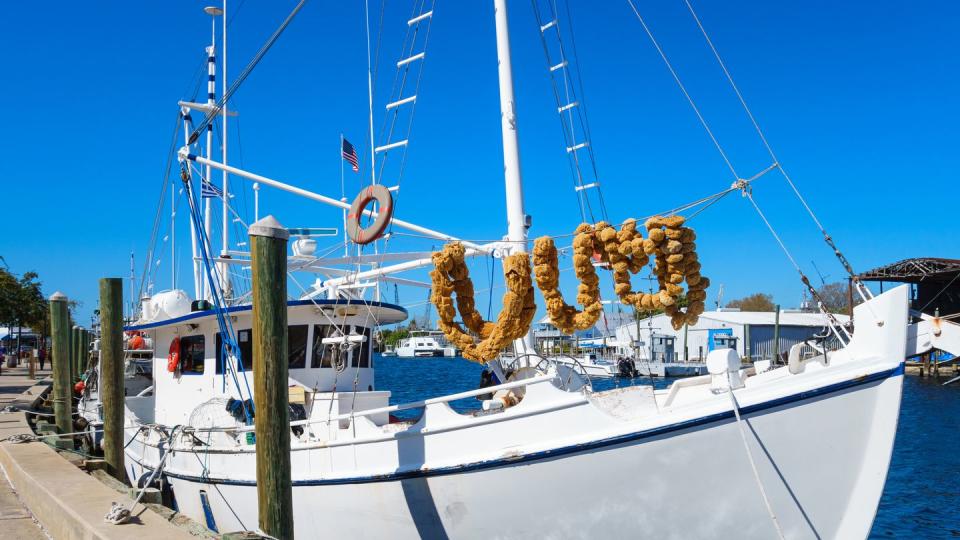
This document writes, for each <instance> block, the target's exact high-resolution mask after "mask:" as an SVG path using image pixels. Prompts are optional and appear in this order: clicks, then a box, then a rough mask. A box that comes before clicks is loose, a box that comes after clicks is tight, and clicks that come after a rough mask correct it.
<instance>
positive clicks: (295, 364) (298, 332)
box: [287, 324, 307, 369]
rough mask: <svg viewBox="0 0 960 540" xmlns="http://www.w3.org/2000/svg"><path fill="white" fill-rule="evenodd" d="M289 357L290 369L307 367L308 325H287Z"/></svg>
mask: <svg viewBox="0 0 960 540" xmlns="http://www.w3.org/2000/svg"><path fill="white" fill-rule="evenodd" d="M287 347H288V349H289V351H288V358H289V359H290V364H289V368H290V369H303V368H305V367H307V325H305V324H298V325H295V326H288V327H287Z"/></svg>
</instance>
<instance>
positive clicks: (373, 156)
mask: <svg viewBox="0 0 960 540" xmlns="http://www.w3.org/2000/svg"><path fill="white" fill-rule="evenodd" d="M369 7H370V4H369V2H365V3H364V8H363V15H364V19H365V20H366V23H367V101H368V105H369V108H370V183H371V184H376V183H377V167H376V164H377V152H376V149H375V148H374V142H373V68H372V67H371V65H370V64H371V58H370V13H369ZM340 137H341V138H342V137H343V135H342V134H341V135H340ZM387 142H390V141H387ZM340 166H341V167H343V165H342V164H341V165H340Z"/></svg>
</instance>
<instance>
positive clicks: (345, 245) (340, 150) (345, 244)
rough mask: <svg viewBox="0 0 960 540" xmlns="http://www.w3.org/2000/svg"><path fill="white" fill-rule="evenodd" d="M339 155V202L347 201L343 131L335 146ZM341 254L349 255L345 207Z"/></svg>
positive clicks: (344, 210)
mask: <svg viewBox="0 0 960 540" xmlns="http://www.w3.org/2000/svg"><path fill="white" fill-rule="evenodd" d="M337 156H339V157H340V202H342V203H345V202H347V194H346V189H347V188H346V183H345V182H344V179H343V133H341V134H340V148H337ZM343 256H344V257H349V256H350V239H349V238H347V209H346V208H344V209H343Z"/></svg>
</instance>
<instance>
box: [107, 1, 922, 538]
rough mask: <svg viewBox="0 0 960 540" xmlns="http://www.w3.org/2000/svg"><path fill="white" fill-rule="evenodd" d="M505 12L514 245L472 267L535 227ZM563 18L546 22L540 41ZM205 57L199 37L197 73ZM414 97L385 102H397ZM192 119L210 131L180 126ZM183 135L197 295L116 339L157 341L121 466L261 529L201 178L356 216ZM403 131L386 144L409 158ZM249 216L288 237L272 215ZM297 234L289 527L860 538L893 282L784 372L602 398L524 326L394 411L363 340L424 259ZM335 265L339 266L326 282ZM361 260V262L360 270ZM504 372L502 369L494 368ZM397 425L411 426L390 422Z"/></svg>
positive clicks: (896, 295)
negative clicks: (485, 381) (454, 379)
mask: <svg viewBox="0 0 960 540" xmlns="http://www.w3.org/2000/svg"><path fill="white" fill-rule="evenodd" d="M419 5H420V4H418V6H419ZM297 9H299V8H297ZM423 9H424V11H420V12H416V13H414V14H413V17H412V18H411V19H410V20H409V22H408V23H407V24H408V26H409V27H411V28H414V27H416V28H423V29H424V30H427V28H428V27H427V26H426V25H429V24H430V22H431V21H432V18H433V11H432V4H431V5H430V6H425V7H423ZM427 10H429V11H427ZM506 10H507V3H506V0H495V28H496V44H497V54H498V60H499V62H498V75H499V83H500V100H501V116H502V128H503V131H502V133H503V142H504V164H505V167H504V170H505V184H506V192H507V209H508V212H507V216H508V227H507V229H508V231H507V235H506V236H505V240H504V241H497V242H492V243H477V242H469V241H466V240H461V242H462V244H461V245H462V247H463V248H464V249H466V250H469V253H470V255H493V256H494V257H496V258H499V259H502V260H504V261H506V260H508V259H509V258H510V257H512V256H513V255H516V254H519V253H523V252H524V251H523V250H525V246H526V245H527V228H528V226H529V219H528V216H527V215H526V213H525V211H524V205H523V191H522V182H521V179H520V174H519V153H518V147H517V131H516V130H517V124H516V119H515V108H514V98H513V83H512V69H513V68H512V65H511V55H510V40H509V34H508V25H507V11H506ZM294 13H295V12H294ZM219 15H223V20H224V21H225V20H226V16H225V15H224V14H223V12H222V11H220V13H219ZM553 16H554V17H556V14H553ZM288 20H289V19H288ZM420 25H422V26H420ZM555 25H556V19H554V20H553V22H551V21H544V22H543V24H542V25H541V32H546V31H547V30H548V29H550V28H552V27H554V26H555ZM225 27H226V25H225V24H224V28H225ZM278 35H279V33H276V34H274V36H273V37H272V38H271V39H275V38H276V36H278ZM213 50H214V46H213V45H212V44H211V46H210V47H209V48H208V52H209V53H210V57H211V60H210V64H211V66H212V65H213V64H214V61H213ZM417 54H418V55H419V56H417ZM417 54H415V55H413V56H409V57H404V58H401V59H400V60H399V61H398V62H397V65H398V68H402V69H406V68H404V66H410V65H412V64H416V63H419V65H422V60H423V59H424V56H423V55H422V54H419V53H417ZM564 62H565V61H564ZM564 65H565V64H564ZM562 68H563V65H561V66H560V67H558V68H556V69H551V72H553V71H556V70H559V69H562ZM211 69H213V68H211ZM211 73H212V72H211ZM210 79H211V81H212V80H213V75H212V74H211V76H210ZM211 88H212V83H211ZM224 88H226V84H224ZM227 97H228V96H227V94H225V95H223V96H221V97H220V99H219V100H218V101H217V102H216V104H214V103H213V101H212V100H213V99H214V98H213V95H212V92H211V98H210V101H209V102H208V103H207V104H195V103H187V104H183V105H182V107H184V111H185V112H184V114H183V116H184V122H183V123H184V131H185V133H187V134H188V135H189V134H190V133H191V132H193V133H194V134H196V133H200V134H202V133H203V132H204V130H205V128H206V127H207V126H209V125H212V119H215V118H219V119H220V120H221V125H222V126H225V125H226V121H227V118H228V115H227V114H226V110H225V108H224V105H225V104H226V103H227ZM394 97H396V96H394ZM398 99H399V100H406V99H407V98H403V97H402V96H401V97H400V98H398ZM412 102H413V100H408V101H404V102H403V103H398V101H393V102H391V103H390V104H389V105H388V107H387V110H393V109H396V108H399V107H402V106H404V105H405V104H410V103H412ZM189 110H193V111H201V112H204V113H205V114H206V119H205V120H204V121H203V122H201V123H200V124H199V125H196V126H194V125H192V124H189V122H188V120H187V117H188V114H187V112H189ZM207 133H209V131H207ZM223 139H224V140H225V141H226V140H227V137H224V138H223ZM186 140H187V144H186V145H185V146H184V147H183V148H182V149H180V150H179V151H178V152H177V157H178V158H179V160H180V162H181V164H182V167H183V169H182V178H183V180H184V182H183V184H184V189H185V191H186V198H187V199H188V201H189V202H190V208H189V210H190V212H189V217H190V219H191V221H192V224H193V228H192V229H191V231H193V233H194V234H193V236H192V238H191V249H194V250H195V251H196V253H195V255H196V256H195V257H194V259H193V260H194V261H195V263H196V265H195V275H194V283H193V285H194V294H193V296H192V298H191V295H190V293H189V292H187V291H185V290H182V289H179V288H175V287H174V288H171V289H170V290H167V291H162V292H157V293H155V294H151V295H150V296H149V297H148V298H146V299H145V301H144V302H143V303H142V306H141V310H140V312H139V314H138V316H137V320H136V321H134V322H133V323H131V324H129V325H128V326H127V328H126V329H127V331H132V332H140V333H143V334H146V335H148V336H150V338H151V339H152V341H153V343H154V344H155V347H154V350H155V351H156V352H155V355H154V359H153V366H154V369H153V373H154V381H153V385H152V387H151V388H149V389H148V390H147V391H144V392H140V393H139V394H138V395H136V396H128V397H127V399H126V408H125V427H124V431H125V432H124V438H125V456H126V463H127V471H126V472H127V475H128V478H129V480H130V483H131V484H132V485H134V486H145V485H150V484H151V483H153V482H154V481H156V480H157V479H158V478H160V479H162V480H163V486H164V489H167V490H169V495H170V496H171V497H172V499H173V500H174V501H175V502H176V507H177V509H178V510H179V511H180V512H182V513H183V514H185V515H187V516H189V517H191V518H193V519H195V520H198V521H199V522H201V523H204V524H206V526H207V527H208V528H210V529H211V530H214V531H218V532H220V533H227V532H232V531H253V530H257V529H258V527H259V524H258V521H257V519H258V518H257V516H258V504H257V501H258V497H257V467H256V444H257V442H256V438H255V437H254V436H253V432H254V430H255V428H254V425H253V422H254V415H255V414H265V413H264V412H262V411H258V412H255V411H253V410H252V406H251V403H252V401H251V400H252V397H253V386H254V385H253V383H252V380H251V379H252V375H251V364H252V355H251V340H252V335H251V327H252V325H253V320H252V317H253V311H252V307H251V304H250V301H249V297H248V296H246V295H245V294H244V293H243V291H242V289H241V287H239V285H240V283H238V282H234V281H231V280H232V278H231V273H230V272H229V271H228V270H229V268H231V267H236V266H239V267H243V266H245V265H246V266H249V264H250V260H249V253H245V252H242V251H238V250H236V249H234V248H235V246H233V245H232V244H229V243H228V242H227V239H226V238H225V237H226V234H227V232H226V231H227V230H228V227H227V226H226V220H227V213H224V218H223V219H224V227H223V233H222V234H223V236H224V238H222V239H221V240H222V241H223V245H222V247H221V250H220V253H219V254H212V251H213V248H212V246H211V245H210V242H211V240H212V239H211V235H210V231H209V228H207V229H206V230H205V229H204V224H205V222H209V219H206V220H205V219H204V218H205V217H208V216H209V214H205V211H204V209H202V208H201V207H200V206H201V205H200V204H199V202H200V201H198V200H197V199H198V198H197V197H196V193H197V191H196V190H195V189H194V188H195V187H196V186H198V185H201V184H203V185H205V184H207V183H209V182H211V181H212V172H211V171H212V170H217V171H222V172H223V174H224V177H223V178H224V181H223V185H222V187H221V188H220V190H221V193H222V194H223V196H222V197H221V200H222V201H223V205H224V208H226V206H227V204H228V201H229V197H228V196H227V193H228V189H227V185H226V184H227V182H226V180H227V174H228V173H229V175H230V177H231V178H233V179H235V180H236V179H245V180H250V181H253V182H257V184H258V186H259V187H260V188H261V189H263V188H268V187H269V188H273V189H280V190H283V191H287V192H289V193H294V194H297V195H299V196H301V197H304V198H305V199H308V200H312V201H318V202H321V203H324V204H329V205H331V206H335V207H338V208H342V209H344V210H347V206H349V205H345V204H343V203H341V202H340V201H339V199H338V198H336V197H327V196H324V195H321V194H319V193H315V192H312V191H309V190H307V189H305V188H303V187H298V186H294V185H292V184H289V183H287V182H282V181H279V180H275V179H272V178H270V177H267V176H265V175H262V174H258V173H254V172H252V171H247V170H244V169H242V168H237V167H234V166H231V165H228V164H227V163H226V150H225V147H226V144H224V151H223V153H222V154H221V156H220V159H219V160H218V159H214V158H213V155H212V154H213V153H212V151H211V145H210V142H209V141H210V137H209V135H208V137H207V146H206V151H205V152H204V150H203V148H202V144H201V143H202V139H201V138H198V137H187V138H186ZM403 141H404V143H403V144H399V143H397V142H390V141H385V142H384V146H381V147H379V148H385V147H386V146H389V145H393V146H390V148H391V149H396V148H401V149H403V148H405V147H406V146H407V144H406V141H407V139H403ZM372 146H373V145H372V144H371V151H372V152H373V153H374V154H375V153H376V152H374V150H375V149H374V148H372ZM344 148H345V147H344ZM571 148H572V147H571ZM404 151H405V150H404ZM574 151H575V149H574V150H568V153H572V152H574ZM345 153H346V150H345ZM741 187H742V186H741ZM371 189H372V188H371ZM382 191H386V190H385V189H384V190H382ZM382 191H380V192H378V193H380V194H381V195H382ZM384 197H386V195H384ZM385 200H389V199H385ZM208 202H209V201H208ZM345 214H346V212H345ZM255 217H259V216H255ZM378 219H379V215H378ZM392 223H393V225H394V226H396V227H401V228H407V229H408V230H412V231H415V232H416V233H417V234H420V235H425V236H429V237H431V238H433V239H435V240H441V241H444V242H455V241H457V240H458V239H457V238H455V237H453V236H451V235H447V234H443V233H440V232H437V231H432V230H430V229H427V228H425V227H422V226H419V225H415V224H412V223H410V222H406V221H401V220H400V219H397V218H393V220H392ZM255 225H256V226H257V227H262V228H270V230H280V229H281V228H282V225H280V224H279V222H277V221H276V220H275V219H273V218H272V217H266V218H263V219H258V220H257V221H256V223H255ZM288 230H289V231H290V234H291V235H292V236H298V235H299V236H300V238H299V239H298V240H296V242H295V245H294V247H293V251H294V254H293V255H292V256H289V257H288V264H289V270H290V272H293V273H308V274H314V275H321V276H323V277H324V278H326V279H320V278H318V279H316V281H314V282H313V284H312V285H310V286H309V287H304V288H302V290H301V291H299V297H297V298H294V299H290V300H288V302H287V319H288V338H289V339H288V342H289V358H288V360H289V366H288V367H289V387H290V390H289V393H290V410H289V414H288V416H289V418H290V420H291V422H290V430H291V438H290V456H289V458H290V464H291V483H292V509H291V512H292V518H293V521H294V528H295V535H296V536H297V537H299V538H314V537H321V536H333V537H340V536H344V537H391V538H417V537H420V538H422V537H450V538H489V537H507V538H542V537H584V536H594V537H606V536H609V537H624V536H634V535H636V534H642V535H645V536H650V537H711V538H715V537H731V538H770V537H773V536H775V535H777V534H779V536H781V537H790V538H824V537H830V538H857V537H860V538H862V537H865V536H866V535H867V534H868V532H869V531H870V526H871V524H872V522H873V517H874V514H875V512H876V509H877V504H878V502H879V499H880V494H881V492H882V489H883V484H884V480H885V477H886V473H887V469H888V467H889V464H890V456H891V451H892V447H893V442H894V435H895V432H896V426H897V418H898V413H899V405H900V397H901V389H902V384H903V377H902V375H903V360H904V353H905V349H906V343H907V324H908V314H907V313H908V312H907V310H908V306H907V304H908V296H909V294H908V289H907V288H906V287H899V288H896V289H892V290H889V291H887V292H885V293H883V294H881V295H878V296H875V297H867V298H865V301H864V302H863V303H862V304H860V305H858V306H857V307H856V308H855V309H854V319H855V320H856V321H857V322H856V327H855V329H854V330H853V331H851V330H850V329H848V328H845V327H832V328H831V330H832V331H833V332H834V333H835V334H836V335H838V336H840V338H839V346H838V347H837V348H836V349H835V350H832V349H828V348H821V349H818V350H817V351H816V352H815V353H814V354H803V351H801V350H799V349H797V350H796V351H794V350H791V354H790V358H791V361H790V364H789V365H788V366H782V367H776V368H773V369H763V367H764V366H758V367H755V368H750V369H744V368H743V367H742V366H741V362H740V358H739V357H738V355H737V353H736V351H734V350H731V349H723V350H717V351H711V353H710V355H709V357H708V358H707V367H708V371H709V372H708V374H706V375H703V376H698V377H690V378H686V379H682V380H678V381H675V382H673V383H672V384H671V385H670V386H669V387H668V388H665V389H653V387H651V386H630V387H624V388H616V389H612V390H606V391H597V390H594V389H593V387H592V385H591V384H590V378H589V376H587V374H585V373H584V372H583V370H582V364H580V363H579V362H574V363H573V364H572V366H571V365H570V364H567V363H564V362H560V361H557V360H556V359H551V358H544V357H542V356H539V355H537V354H536V352H535V351H534V350H533V346H532V342H531V340H530V339H529V334H528V335H527V336H521V337H519V338H517V339H516V340H515V341H514V342H513V344H512V347H510V349H511V350H510V351H509V354H508V355H504V356H501V357H499V358H497V359H493V360H490V361H489V362H487V364H488V369H489V370H490V372H492V373H493V378H492V384H491V385H489V386H485V387H482V388H478V389H476V390H470V391H465V392H458V393H455V394H450V395H441V396H437V397H432V398H428V399H423V400H418V401H413V402H409V403H398V404H391V403H390V397H391V392H390V390H389V389H387V388H385V387H384V386H382V385H381V384H380V383H379V382H378V381H377V379H376V378H375V369H376V365H375V364H374V356H373V354H372V350H373V347H372V343H371V336H372V335H375V333H376V327H378V326H382V325H389V324H396V323H399V322H401V321H403V320H404V319H406V317H407V311H406V309H404V308H403V307H402V306H400V305H398V304H395V303H393V304H392V303H388V302H384V301H383V300H382V299H381V298H380V297H379V291H378V290H377V288H376V285H375V283H376V281H377V280H380V279H383V278H389V277H391V276H392V275H393V274H394V273H399V272H402V271H407V270H410V269H414V268H424V267H429V266H431V265H432V264H433V260H432V258H431V257H430V256H429V254H428V256H424V255H423V254H422V253H420V254H412V255H409V256H408V258H406V259H404V258H402V256H401V255H396V257H395V258H393V259H390V260H389V261H388V262H389V263H391V264H384V261H385V258H384V254H382V253H376V254H369V253H366V254H365V253H363V252H360V253H359V254H357V255H352V254H349V253H347V254H345V255H344V256H343V257H329V256H327V257H321V256H317V255H316V252H315V251H312V249H313V248H315V243H314V244H313V245H312V246H311V243H310V242H309V241H308V240H310V238H308V237H309V236H310V234H312V233H309V232H303V230H302V229H288ZM391 255H393V254H391ZM148 261H150V262H152V257H151V258H148ZM335 264H341V265H344V266H346V267H347V268H348V270H346V271H342V272H339V273H337V272H331V271H330V270H329V268H330V267H331V266H332V265H335ZM363 264H366V265H370V266H372V268H371V269H370V270H357V267H358V266H360V265H363ZM175 277H176V276H175V274H174V277H173V279H172V281H173V282H175V281H176V279H175ZM297 283H300V281H299V280H298V281H297ZM148 288H149V287H148ZM531 319H532V317H531ZM398 354H399V352H398ZM465 354H466V351H465ZM508 362H509V363H510V365H511V366H512V367H513V368H514V369H510V370H504V369H503V367H504V366H505V365H506V364H507V363H508ZM578 365H579V367H577V366H578ZM507 371H509V373H510V374H509V376H508V375H507ZM473 398H480V399H477V400H475V401H476V403H477V407H476V409H475V410H471V411H462V410H460V411H458V410H455V409H454V408H453V407H452V406H451V403H453V402H458V401H460V400H465V399H473ZM403 412H406V413H407V414H408V415H410V416H409V418H410V419H408V420H404V419H401V418H399V417H398V416H397V415H396V414H395V413H403ZM266 414H282V412H274V411H270V412H268V413H266ZM651 463H655V464H656V465H657V466H655V467H651V466H650V464H651ZM678 501H682V504H678Z"/></svg>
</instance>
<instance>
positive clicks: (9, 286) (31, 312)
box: [0, 270, 47, 353]
mask: <svg viewBox="0 0 960 540" xmlns="http://www.w3.org/2000/svg"><path fill="white" fill-rule="evenodd" d="M38 277H39V276H38V275H37V273H36V272H25V273H24V274H23V276H21V277H20V278H19V279H17V277H16V276H14V275H13V274H11V273H10V272H9V271H7V270H0V323H3V324H5V325H6V326H7V327H13V326H16V327H18V329H17V351H18V353H19V349H20V337H21V330H20V329H21V328H22V327H24V326H30V327H32V328H33V329H35V330H36V329H38V327H39V326H40V325H42V324H44V321H45V320H46V317H47V300H46V299H45V298H44V297H43V293H42V292H41V291H40V285H41V284H40V282H39V281H38V280H37V278H38Z"/></svg>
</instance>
